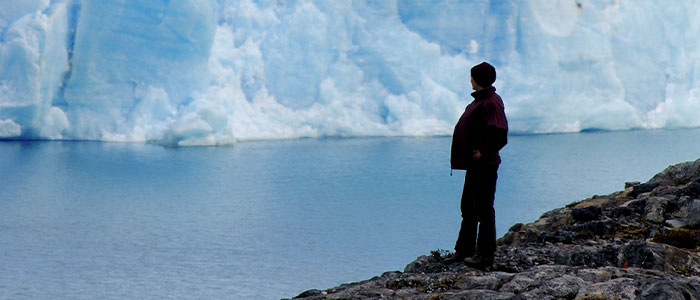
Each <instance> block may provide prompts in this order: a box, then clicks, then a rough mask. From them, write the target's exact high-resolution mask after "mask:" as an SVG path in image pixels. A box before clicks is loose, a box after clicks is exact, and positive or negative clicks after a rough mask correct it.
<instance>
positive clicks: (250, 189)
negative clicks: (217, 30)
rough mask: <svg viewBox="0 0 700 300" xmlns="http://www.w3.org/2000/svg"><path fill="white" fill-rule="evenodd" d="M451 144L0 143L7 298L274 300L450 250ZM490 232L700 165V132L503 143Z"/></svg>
mask: <svg viewBox="0 0 700 300" xmlns="http://www.w3.org/2000/svg"><path fill="white" fill-rule="evenodd" d="M449 149H450V138H449V137H435V138H365V139H302V140H288V141H261V142H242V143H238V144H235V145H234V146H232V147H192V148H168V147H162V146H158V145H150V144H128V143H102V142H38V141H36V142H35V141H6V142H0V270H1V271H0V298H1V299H278V298H284V297H293V296H295V295H297V294H299V293H300V292H302V291H304V290H307V289H311V288H318V289H325V288H330V287H333V286H335V285H338V284H340V283H343V282H351V281H359V280H363V279H368V278H370V277H372V276H375V275H379V274H381V273H383V272H385V271H391V270H403V268H404V266H405V265H406V264H408V263H409V262H411V261H413V260H414V259H415V258H416V257H417V256H419V255H426V254H428V253H429V252H430V251H431V250H434V249H448V250H449V249H451V248H452V246H453V243H454V240H455V238H456V236H457V231H458V229H459V222H460V214H459V198H460V194H461V190H462V183H463V180H464V172H463V171H455V172H453V175H452V176H450V167H449ZM502 157H503V163H502V165H501V168H500V170H499V181H498V191H497V194H496V220H497V227H498V235H499V236H501V235H503V234H504V233H505V232H506V231H507V230H508V228H509V227H510V226H511V225H513V224H514V223H518V222H523V223H526V222H532V221H534V220H535V219H537V217H539V216H540V215H541V214H542V213H544V212H546V211H548V210H551V209H554V208H557V207H561V206H563V205H565V204H567V203H569V202H572V201H577V200H582V199H584V198H588V197H590V196H592V195H594V194H608V193H611V192H614V191H618V190H622V189H623V187H624V183H625V182H626V181H646V180H648V179H649V178H651V176H653V175H654V174H656V173H658V172H660V171H661V170H663V169H664V168H665V167H666V166H668V165H670V164H675V163H679V162H683V161H689V160H695V159H697V158H700V129H684V130H640V131H624V132H588V133H577V134H557V135H529V136H510V137H509V144H508V145H507V146H506V148H505V149H504V150H503V151H502Z"/></svg>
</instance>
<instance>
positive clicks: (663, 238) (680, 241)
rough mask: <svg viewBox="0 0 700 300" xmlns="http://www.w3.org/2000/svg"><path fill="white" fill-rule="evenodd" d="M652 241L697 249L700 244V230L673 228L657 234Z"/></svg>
mask: <svg viewBox="0 0 700 300" xmlns="http://www.w3.org/2000/svg"><path fill="white" fill-rule="evenodd" d="M651 241H652V242H655V243H662V244H667V245H671V246H675V247H678V248H685V249H695V248H696V247H698V246H700V230H689V229H683V228H673V229H671V231H669V232H666V233H658V234H656V235H655V236H654V238H652V239H651Z"/></svg>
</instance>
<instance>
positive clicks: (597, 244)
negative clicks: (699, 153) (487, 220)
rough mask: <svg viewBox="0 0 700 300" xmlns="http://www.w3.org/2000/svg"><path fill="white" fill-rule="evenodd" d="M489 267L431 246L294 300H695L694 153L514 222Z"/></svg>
mask: <svg viewBox="0 0 700 300" xmlns="http://www.w3.org/2000/svg"><path fill="white" fill-rule="evenodd" d="M498 244H499V247H498V251H497V253H496V258H495V262H494V265H493V267H491V268H489V269H487V270H477V269H473V268H470V267H467V266H466V265H464V264H460V263H458V264H453V265H446V264H444V263H443V260H444V258H445V256H446V255H449V254H447V253H446V252H444V251H433V253H432V254H431V255H428V256H421V257H419V258H418V259H417V260H415V261H414V262H411V263H410V264H408V265H407V266H406V268H405V269H404V271H403V272H387V273H384V274H382V275H381V276H377V277H374V278H372V279H369V280H366V281H362V282H356V283H349V284H343V285H341V286H338V287H335V288H331V289H328V290H325V291H321V290H308V291H305V292H303V293H302V294H300V295H298V296H297V297H295V299H577V300H586V299H679V300H700V254H699V253H698V250H700V160H697V161H695V162H688V163H683V164H678V165H674V166H671V167H669V168H667V169H666V170H664V171H663V172H661V173H659V174H657V175H656V176H654V177H653V178H652V179H651V180H649V181H648V182H646V183H638V182H632V183H626V184H625V190H624V191H621V192H616V193H613V194H610V195H607V196H594V197H592V198H589V199H586V200H583V201H580V202H576V203H572V204H569V205H567V206H566V207H563V208H559V209H555V210H552V211H549V212H547V213H545V214H543V215H542V216H541V217H540V219H539V220H537V221H535V222H534V223H530V224H516V225H514V226H512V227H511V228H510V230H509V231H508V233H506V234H505V235H504V236H503V237H502V238H501V239H499V241H498Z"/></svg>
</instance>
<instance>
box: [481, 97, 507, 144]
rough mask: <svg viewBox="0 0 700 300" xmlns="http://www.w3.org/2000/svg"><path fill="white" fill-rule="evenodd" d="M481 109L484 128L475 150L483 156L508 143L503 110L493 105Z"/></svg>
mask: <svg viewBox="0 0 700 300" xmlns="http://www.w3.org/2000/svg"><path fill="white" fill-rule="evenodd" d="M483 109H484V111H483V115H482V116H483V118H484V119H483V120H482V121H483V123H482V124H484V127H483V128H482V134H481V139H479V142H478V144H477V149H479V151H481V152H482V153H483V154H487V155H488V154H494V153H497V152H498V151H500V150H501V149H502V148H503V147H504V146H505V145H506V144H507V143H508V123H507V121H506V119H505V113H504V112H503V108H502V107H499V106H498V105H496V104H495V103H489V104H487V105H485V106H484V107H483Z"/></svg>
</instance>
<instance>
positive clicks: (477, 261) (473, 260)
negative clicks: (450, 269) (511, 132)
mask: <svg viewBox="0 0 700 300" xmlns="http://www.w3.org/2000/svg"><path fill="white" fill-rule="evenodd" d="M464 263H466V264H467V266H470V267H472V268H476V269H480V270H484V269H486V268H490V267H491V266H492V265H493V256H489V257H484V256H479V255H477V256H473V257H468V258H466V259H464Z"/></svg>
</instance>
